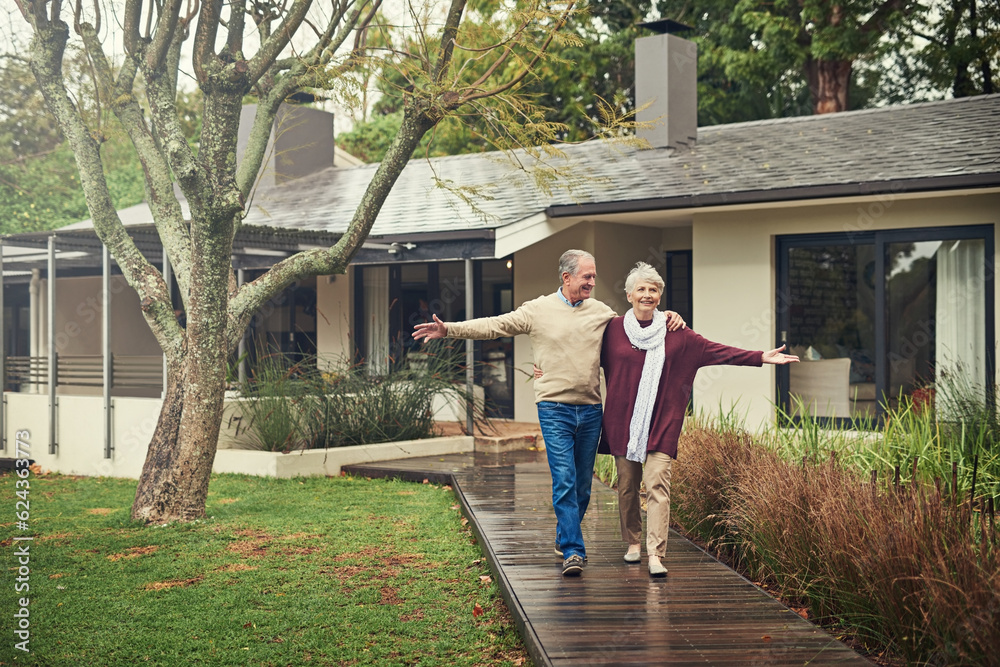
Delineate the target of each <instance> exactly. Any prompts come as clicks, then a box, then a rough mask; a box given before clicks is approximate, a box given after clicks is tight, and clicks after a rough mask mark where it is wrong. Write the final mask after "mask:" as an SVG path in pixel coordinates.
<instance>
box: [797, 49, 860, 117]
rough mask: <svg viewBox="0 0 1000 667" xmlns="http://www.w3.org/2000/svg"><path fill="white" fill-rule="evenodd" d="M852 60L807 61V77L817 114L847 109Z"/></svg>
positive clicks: (814, 109)
mask: <svg viewBox="0 0 1000 667" xmlns="http://www.w3.org/2000/svg"><path fill="white" fill-rule="evenodd" d="M851 65H852V63H851V61H850V60H815V59H812V58H810V59H808V60H807V61H806V66H805V67H806V77H807V79H808V81H809V92H810V93H811V94H812V99H813V111H814V113H817V114H822V113H837V112H838V111H847V108H848V103H849V101H850V86H851Z"/></svg>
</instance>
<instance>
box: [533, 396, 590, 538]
mask: <svg viewBox="0 0 1000 667" xmlns="http://www.w3.org/2000/svg"><path fill="white" fill-rule="evenodd" d="M602 414H603V410H602V408H601V404H600V403H598V404H597V405H569V404H568V403H554V402H552V401H541V402H540V403H538V424H539V426H541V427H542V437H543V438H545V455H546V457H547V458H548V460H549V470H550V471H551V473H552V508H553V509H554V510H555V513H556V546H557V547H559V549H560V551H562V552H563V557H564V558H569V557H570V556H571V555H574V554H575V555H577V556H580V557H581V558H585V557H586V555H587V551H586V549H585V548H584V546H583V532H581V530H580V522H581V521H582V520H583V515H584V513H585V512H586V511H587V505H588V504H590V485H591V483H592V482H593V478H594V459H595V458H596V457H597V444H598V442H599V441H600V439H601V416H602Z"/></svg>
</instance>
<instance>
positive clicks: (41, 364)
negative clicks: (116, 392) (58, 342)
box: [3, 354, 163, 391]
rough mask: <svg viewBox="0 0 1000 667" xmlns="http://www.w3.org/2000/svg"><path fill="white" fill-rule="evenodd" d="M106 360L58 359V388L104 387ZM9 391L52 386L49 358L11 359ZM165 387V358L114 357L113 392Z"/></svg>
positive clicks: (84, 357) (96, 357)
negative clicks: (104, 365) (27, 387)
mask: <svg viewBox="0 0 1000 667" xmlns="http://www.w3.org/2000/svg"><path fill="white" fill-rule="evenodd" d="M103 364H104V358H103V357H102V356H101V355H99V354H87V355H83V354H74V355H69V354H65V355H60V354H57V355H56V386H60V387H101V386H103V385H104V367H103ZM4 370H5V371H6V377H5V378H4V382H3V387H4V390H5V391H20V390H21V389H22V388H23V387H24V386H30V385H35V386H38V387H45V386H48V382H49V358H48V357H7V358H6V363H5V369H4ZM162 386H163V357H160V356H140V355H118V354H115V355H112V357H111V387H112V388H113V389H123V390H127V389H150V388H156V387H162Z"/></svg>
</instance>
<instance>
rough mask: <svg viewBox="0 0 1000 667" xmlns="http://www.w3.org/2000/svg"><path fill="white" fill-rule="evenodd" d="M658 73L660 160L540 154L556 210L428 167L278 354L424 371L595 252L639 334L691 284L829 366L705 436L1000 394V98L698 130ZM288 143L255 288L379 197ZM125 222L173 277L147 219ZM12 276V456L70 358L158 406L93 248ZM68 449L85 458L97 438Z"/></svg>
mask: <svg viewBox="0 0 1000 667" xmlns="http://www.w3.org/2000/svg"><path fill="white" fill-rule="evenodd" d="M636 48H637V77H636V78H637V97H638V99H639V100H640V102H642V101H651V102H652V105H651V106H650V107H649V109H647V110H645V111H644V112H643V115H641V116H640V118H639V120H640V121H643V120H645V121H650V125H649V126H648V127H646V128H643V129H640V130H639V135H640V136H641V137H643V138H645V139H646V140H648V142H649V147H647V148H638V147H635V146H629V145H624V144H615V143H608V142H603V141H592V142H587V143H583V144H579V145H571V146H563V147H560V153H559V154H558V155H541V156H537V155H536V156H532V155H530V154H528V153H524V152H520V153H518V159H519V161H520V162H521V163H524V164H528V165H532V166H537V164H538V163H540V162H545V163H547V164H548V165H550V166H552V167H555V168H557V169H558V170H559V175H558V176H557V177H556V178H555V180H554V181H553V182H551V183H550V184H549V186H550V187H539V186H538V185H537V184H536V181H534V180H533V178H532V176H531V174H530V173H529V171H528V170H523V169H518V168H515V167H514V166H513V163H512V162H511V161H509V160H507V159H505V157H504V156H502V155H496V154H469V155H459V156H453V157H443V158H433V159H430V160H423V159H414V160H413V161H411V162H410V164H409V165H408V166H407V167H406V169H405V170H404V172H403V174H402V176H401V177H400V179H399V180H398V182H397V184H396V186H395V188H394V189H393V191H392V193H391V195H390V196H389V199H388V200H387V202H386V204H385V206H384V208H383V209H382V211H381V213H380V215H379V218H378V220H377V221H376V223H375V226H374V228H373V229H372V234H371V236H370V237H369V240H368V242H367V243H366V245H365V248H364V249H363V250H362V252H360V253H359V255H358V256H357V258H356V259H355V261H354V262H353V264H352V266H351V267H350V268H349V271H348V273H347V275H344V276H326V277H319V278H318V279H315V280H308V281H303V282H302V283H301V284H299V285H296V286H294V287H293V288H290V289H289V290H287V291H286V293H285V294H284V295H283V296H282V297H280V298H278V299H276V300H275V301H274V302H273V304H272V305H273V307H269V308H267V309H265V311H266V312H262V313H261V315H260V317H258V318H257V320H256V321H255V325H254V326H255V327H256V335H257V336H258V337H263V338H264V339H267V340H271V341H272V342H273V343H274V344H275V345H278V346H280V347H282V349H284V350H285V351H286V352H289V353H297V352H310V353H312V352H315V353H317V354H318V355H319V356H320V357H321V358H323V359H328V360H329V359H335V358H352V359H359V358H360V359H364V360H367V362H368V363H369V364H371V366H372V368H373V369H375V370H377V369H378V367H379V366H378V365H379V363H380V362H379V361H378V360H379V359H381V358H384V357H385V355H386V354H409V353H412V351H413V349H414V345H413V342H412V339H410V338H409V336H408V334H409V332H410V331H411V330H412V325H413V324H414V323H415V322H419V321H422V320H423V319H424V318H426V317H428V316H429V314H431V313H435V314H438V315H439V316H440V317H441V318H442V319H444V320H446V321H447V320H460V319H465V318H468V317H479V316H486V315H497V314H500V313H503V312H507V311H510V310H511V309H513V308H515V307H517V306H518V305H519V304H520V303H522V302H524V301H526V300H529V299H532V298H534V297H536V296H539V295H541V294H544V293H547V292H551V291H554V290H555V289H556V287H557V286H558V284H559V282H558V276H557V260H558V257H559V255H560V254H561V253H562V252H563V251H564V250H566V249H568V248H581V249H584V250H588V251H590V252H592V253H593V254H594V255H595V256H596V258H597V266H598V272H599V278H598V283H597V289H596V291H595V293H594V296H595V297H596V298H598V299H600V300H602V301H605V302H606V303H608V304H609V305H611V306H612V307H613V308H615V309H616V310H617V311H618V312H619V313H624V312H625V310H626V309H627V307H628V306H627V302H626V301H625V296H624V291H623V286H624V278H625V275H626V273H627V272H628V270H629V269H630V268H631V267H632V266H633V265H634V264H635V262H637V261H640V260H642V261H646V262H648V263H650V264H652V265H653V266H654V267H656V268H657V269H658V270H659V271H660V273H661V274H662V275H663V276H664V278H665V279H666V280H667V290H666V295H665V300H664V303H663V306H665V307H667V308H672V309H674V310H676V311H679V312H680V313H682V314H683V315H684V317H685V318H686V319H687V321H688V323H689V324H690V325H691V326H692V327H693V328H694V329H695V331H697V332H699V333H700V334H701V335H703V336H705V337H707V338H709V339H711V340H715V341H719V342H723V343H726V344H730V345H735V346H739V347H743V348H750V349H768V348H771V347H775V346H777V345H779V344H781V343H786V344H787V345H788V346H789V347H790V348H791V349H792V350H793V351H794V352H797V353H799V354H800V356H802V357H803V359H804V360H805V361H804V362H803V363H801V364H798V365H793V366H791V367H782V368H777V369H775V368H772V367H768V368H765V369H754V368H730V367H717V368H710V369H704V370H703V371H702V372H701V373H700V374H699V376H698V379H697V381H696V385H695V387H694V391H693V404H694V407H695V409H696V410H706V411H708V412H710V413H714V412H717V411H718V410H719V409H722V410H726V411H728V410H729V409H730V408H731V407H732V406H734V405H735V406H736V410H737V412H738V413H739V414H741V415H743V416H745V418H746V420H747V423H748V425H751V426H753V425H756V424H761V423H765V424H772V423H774V421H775V417H776V410H777V409H779V408H780V409H783V410H788V411H789V412H795V411H797V410H806V411H808V412H810V413H811V414H813V415H816V416H819V417H824V418H831V419H834V420H847V419H850V418H852V417H858V416H865V415H870V416H877V415H878V414H880V412H881V411H882V410H883V409H884V408H885V407H886V406H893V405H896V404H897V403H898V401H899V400H901V399H902V398H903V397H905V396H911V397H914V396H916V397H917V398H918V400H925V398H924V397H926V396H928V390H929V389H930V388H932V387H933V386H934V384H935V383H936V382H938V381H940V379H941V378H942V377H943V376H944V375H946V374H953V373H954V372H958V371H961V373H963V374H965V375H966V376H967V377H968V378H969V379H970V380H971V381H972V382H974V383H976V384H978V385H982V386H985V387H991V386H992V385H993V383H994V382H995V376H996V366H995V349H996V328H997V326H996V325H997V311H998V309H997V301H996V298H997V297H996V289H995V288H996V274H995V270H994V267H995V260H996V255H995V253H996V250H995V243H994V238H995V234H996V229H997V223H998V218H1000V95H986V96H980V97H973V98H963V99H951V100H944V101H940V102H930V103H921V104H911V105H902V106H888V107H882V108H876V109H867V110H863V111H853V112H845V113H838V114H831V115H822V116H806V117H797V118H782V119H774V120H764V121H754V122H744V123H734V124H727V125H719V126H714V127H700V128H699V127H697V124H696V120H695V119H696V112H695V111H696V97H695V89H696V88H695V81H696V73H695V63H696V60H697V59H696V58H694V57H693V53H694V52H693V48H694V45H693V44H691V43H690V42H687V41H686V40H683V39H680V38H678V37H676V36H675V35H654V36H652V37H644V38H641V39H640V40H638V41H637V45H636ZM288 118H294V122H293V123H291V125H289V126H288V127H295V128H300V130H301V132H300V135H296V132H293V131H287V132H277V133H276V136H277V137H278V140H277V144H276V147H277V149H276V150H275V152H274V153H275V156H276V157H275V160H274V161H273V162H272V163H271V164H270V166H269V168H268V170H267V172H265V174H264V176H263V178H262V181H261V185H260V187H259V188H258V190H257V192H256V193H255V195H254V197H253V200H252V201H251V202H250V203H249V204H248V207H247V214H246V219H245V223H246V224H245V225H244V227H243V231H241V234H240V237H239V238H238V239H237V243H236V248H235V249H234V266H235V267H236V268H238V269H239V271H240V274H241V276H244V278H249V277H251V276H252V275H253V272H254V271H259V270H263V269H266V268H267V266H269V265H270V264H271V263H273V262H274V261H276V260H277V259H279V258H281V257H285V256H287V255H288V254H289V253H292V252H296V251H297V250H300V249H303V248H308V247H315V246H317V245H328V244H329V243H331V242H332V241H333V240H335V239H336V238H337V237H338V236H339V235H340V234H341V233H343V232H344V230H345V229H346V227H347V224H348V222H349V221H350V219H351V216H352V215H353V212H354V209H355V206H356V205H357V202H358V200H359V199H360V197H361V194H362V193H363V191H364V188H365V186H366V185H367V183H368V181H369V180H370V178H371V176H372V174H373V173H374V171H375V165H357V166H348V167H344V166H338V165H337V164H335V160H336V157H335V156H336V152H335V151H334V150H333V136H332V120H331V118H330V117H329V116H328V115H327V114H325V113H324V112H321V111H317V110H312V109H301V108H297V109H294V110H291V113H290V115H289V116H288ZM283 122H286V121H283ZM298 136H305V137H308V138H309V140H308V141H307V142H305V145H303V143H302V141H301V139H299V138H297V137H298ZM283 140H286V141H287V142H288V143H289V145H288V146H286V147H285V149H282V148H281V142H282V141H283ZM293 149H294V150H293ZM289 165H293V166H289ZM436 182H443V183H445V184H446V185H447V186H448V187H447V188H442V187H437V186H436V185H435V183H436ZM469 187H476V188H479V189H480V190H482V191H484V192H486V193H488V194H489V197H488V198H478V199H474V204H470V203H469V202H467V201H465V200H464V199H462V198H460V197H458V196H456V194H455V193H454V192H450V191H449V189H448V188H456V189H457V188H469ZM122 215H123V219H125V221H126V223H127V224H130V225H131V228H132V230H133V233H134V235H135V237H136V239H137V240H138V241H139V242H140V245H142V246H143V247H145V248H147V249H148V251H149V253H150V255H151V256H152V257H153V258H154V259H157V261H159V260H158V257H159V252H160V251H159V250H158V247H159V246H158V241H157V240H156V236H155V231H154V230H153V229H152V226H151V225H150V223H149V221H150V220H151V218H150V217H149V215H148V209H147V208H145V205H140V206H138V207H134V209H131V210H127V211H123V212H122ZM47 244H48V245H47ZM3 252H4V254H3V261H4V272H5V273H4V278H3V280H4V288H3V336H4V337H3V340H4V347H3V353H4V355H5V357H8V360H7V362H6V365H7V368H8V381H7V385H6V386H5V391H6V394H5V397H6V399H5V400H6V403H5V405H7V406H8V407H7V412H6V414H5V416H4V420H3V424H4V430H5V431H6V437H7V442H8V443H10V442H11V441H12V440H11V438H12V434H13V429H15V428H20V426H19V425H18V423H16V422H17V415H16V414H11V411H10V407H9V406H10V405H11V400H12V399H13V396H14V395H16V394H17V393H24V392H31V391H35V392H41V393H44V392H45V391H46V386H45V382H46V380H45V378H44V377H43V375H38V374H36V375H35V376H34V379H32V380H30V381H29V380H25V379H23V377H24V373H26V372H27V371H26V370H25V369H27V368H28V367H29V366H30V365H31V364H32V363H33V364H34V367H35V368H37V369H41V368H44V367H45V363H44V362H45V360H46V359H51V357H50V356H49V355H50V351H51V350H50V348H51V347H52V344H50V343H49V341H54V345H55V348H56V350H55V351H56V352H58V354H59V355H64V356H65V357H66V358H67V359H69V361H72V358H73V356H74V355H97V358H102V356H106V355H102V349H104V347H105V346H107V349H109V350H111V352H112V354H113V355H120V356H121V358H122V359H123V360H124V361H123V363H124V362H127V361H128V360H129V359H133V361H132V363H133V364H134V365H135V368H140V369H144V370H143V371H142V372H140V371H139V370H136V371H134V373H133V375H132V377H135V378H139V380H135V381H134V384H136V385H137V386H136V387H129V386H127V382H123V384H122V386H121V388H120V389H118V388H115V389H114V393H115V394H116V395H118V394H120V395H121V396H123V397H124V396H125V395H130V396H136V395H138V394H142V393H143V392H145V393H146V395H147V396H148V397H152V398H153V399H155V397H156V396H158V395H159V394H158V387H159V382H160V379H159V376H158V375H157V372H158V366H157V365H156V364H157V363H158V362H157V360H156V356H157V354H158V352H157V350H156V347H155V343H154V342H153V339H152V336H151V335H148V331H146V328H145V325H144V323H143V322H142V320H141V317H140V316H139V314H138V309H137V308H136V307H135V306H136V305H137V304H136V303H133V302H135V301H136V299H135V297H134V294H133V295H130V294H129V291H130V290H128V288H127V287H126V286H125V285H124V284H123V283H121V278H120V276H115V275H114V270H113V267H111V268H110V269H108V270H107V273H108V274H109V278H108V280H109V284H110V286H111V287H110V290H109V291H111V292H112V293H115V294H116V296H115V297H114V298H115V300H114V301H113V302H112V311H113V312H112V313H111V315H110V317H107V318H102V317H99V314H100V312H101V309H100V306H101V303H100V301H101V299H100V298H99V297H100V295H101V293H102V292H101V290H102V287H101V269H100V268H99V267H100V266H101V260H100V255H101V245H100V243H99V242H98V241H97V240H96V239H95V237H94V233H93V231H92V229H91V228H90V226H89V224H87V223H86V222H84V223H81V224H79V225H74V226H71V227H69V228H66V229H64V230H57V231H56V232H47V233H44V234H43V233H39V234H22V235H19V236H17V237H11V238H7V239H4V240H3ZM15 253H16V254H15ZM50 256H51V257H53V258H54V260H49V259H48V258H49V257H50ZM53 261H54V263H52V262H53ZM47 262H48V263H47ZM56 265H57V266H58V268H57V280H56V281H55V282H56V283H57V285H58V290H57V293H58V296H57V297H55V303H54V306H52V307H50V306H49V305H48V303H47V300H48V299H50V298H51V297H50V296H47V295H51V294H54V293H56V292H55V291H51V290H50V288H49V287H48V282H47V277H48V271H49V269H48V267H50V266H56ZM467 276H468V277H469V278H470V280H467ZM470 286H471V290H470ZM116 290H117V291H116ZM117 292H121V296H117ZM470 292H471V294H470ZM95 297H96V298H95ZM470 306H471V309H470ZM102 319H103V320H109V321H110V325H108V324H106V325H105V326H106V327H109V328H107V330H106V332H105V333H103V334H102V333H101V326H100V321H101V320H102ZM50 321H54V323H55V326H54V329H52V330H51V331H50V330H49V328H48V325H47V322H50ZM477 356H478V358H479V359H481V360H482V361H485V362H487V364H488V365H487V366H485V367H484V368H483V369H482V370H481V371H480V372H479V375H478V376H477V382H478V383H479V384H480V385H482V386H483V387H484V389H485V393H486V395H487V396H488V397H489V398H490V399H491V401H492V403H493V404H494V406H495V409H496V410H497V412H498V414H501V415H502V416H504V417H507V418H512V419H515V420H518V421H533V420H536V419H537V417H536V415H535V410H534V398H533V392H532V386H531V382H530V378H529V376H530V372H531V361H532V354H531V344H530V341H529V340H528V339H527V338H526V337H516V338H514V339H510V340H500V341H490V342H482V343H477ZM10 358H16V359H13V360H12V359H10ZM26 359H29V360H30V359H34V360H35V361H34V362H31V361H26ZM12 363H13V364H14V365H15V366H16V365H17V364H20V366H17V368H19V369H21V370H20V371H19V372H21V375H22V380H21V383H20V384H17V383H12V382H11V379H10V375H11V374H10V371H9V369H10V368H11V367H12V366H11V364H12ZM57 363H61V362H57ZM94 363H97V362H94ZM143 364H144V365H143ZM67 368H69V367H67ZM89 368H91V371H93V368H95V367H93V366H92V367H89ZM67 372H69V371H67ZM62 373H63V371H62V370H60V374H62ZM81 373H82V371H81ZM90 377H91V378H93V377H94V375H93V372H92V373H91V375H90ZM122 377H123V378H127V377H129V376H128V374H126V373H124V372H123V374H122ZM78 384H79V383H78ZM91 384H93V385H94V388H92V389H90V390H89V391H91V392H92V393H98V392H99V388H98V386H99V384H100V383H91ZM56 389H57V390H58V393H59V394H60V395H66V396H67V397H68V396H70V395H71V394H80V393H81V392H84V391H88V390H87V389H85V388H81V387H79V386H76V387H71V386H69V385H67V386H65V387H64V386H61V385H60V386H59V387H57V388H56ZM53 395H55V394H53ZM147 400H148V399H147ZM153 414H154V415H155V412H153ZM122 428H124V429H125V430H128V428H129V427H122ZM137 429H138V430H137ZM118 430H120V429H118ZM61 432H62V435H61V436H60V437H61V439H62V441H63V444H64V445H67V444H68V443H67V441H68V440H69V439H70V438H73V437H77V435H78V434H77V433H74V432H70V429H64V430H62V431H61ZM139 432H142V429H140V428H139V427H138V426H135V427H134V428H132V430H131V433H132V434H133V435H134V434H135V433H139ZM80 437H82V436H80ZM140 439H141V438H140Z"/></svg>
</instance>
